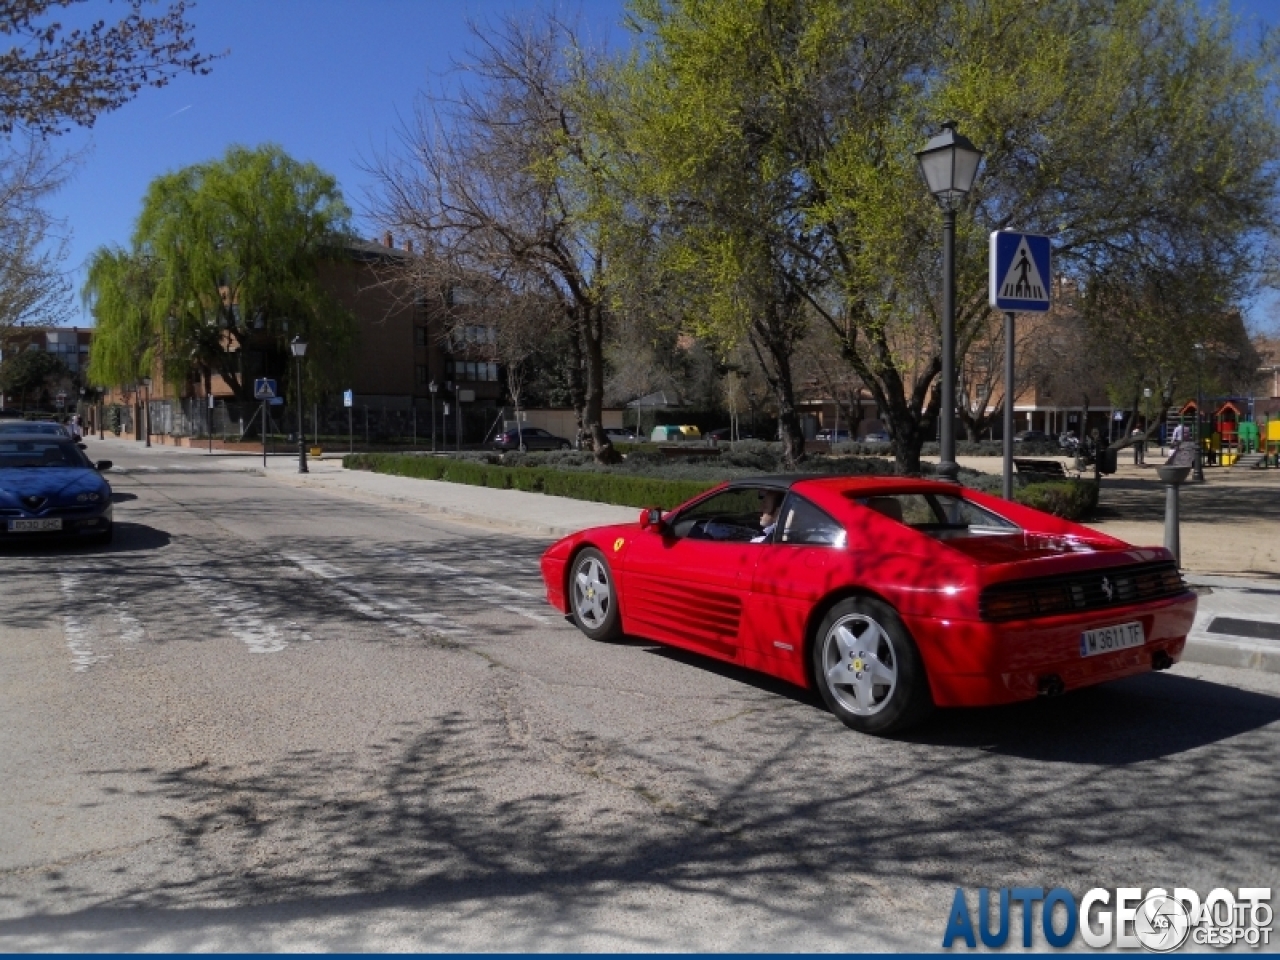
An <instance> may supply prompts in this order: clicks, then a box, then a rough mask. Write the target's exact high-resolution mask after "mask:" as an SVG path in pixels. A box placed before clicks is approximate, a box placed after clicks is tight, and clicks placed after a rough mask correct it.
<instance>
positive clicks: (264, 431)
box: [262, 399, 267, 470]
mask: <svg viewBox="0 0 1280 960" xmlns="http://www.w3.org/2000/svg"><path fill="white" fill-rule="evenodd" d="M262 469H263V470H265V469H267V401H266V400H265V399H264V400H263V401H262Z"/></svg>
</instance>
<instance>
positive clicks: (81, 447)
mask: <svg viewBox="0 0 1280 960" xmlns="http://www.w3.org/2000/svg"><path fill="white" fill-rule="evenodd" d="M76 446H77V447H79V448H80V449H81V450H88V449H89V448H88V447H86V446H85V445H84V444H83V443H77V444H76Z"/></svg>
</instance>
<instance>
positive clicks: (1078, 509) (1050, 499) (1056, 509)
mask: <svg viewBox="0 0 1280 960" xmlns="http://www.w3.org/2000/svg"><path fill="white" fill-rule="evenodd" d="M1013 498H1014V500H1016V501H1017V502H1018V503H1021V504H1023V505H1024V506H1028V507H1034V508H1035V509H1036V510H1043V511H1044V512H1045V513H1052V514H1053V515H1054V516H1055V517H1062V518H1063V519H1064V520H1082V519H1084V518H1085V517H1087V516H1089V514H1091V513H1093V511H1094V510H1095V509H1097V506H1098V485H1097V484H1096V483H1094V482H1093V481H1092V480H1075V479H1071V480H1053V481H1050V482H1047V483H1029V484H1027V485H1026V486H1025V487H1021V488H1019V489H1017V490H1015V491H1014V492H1013Z"/></svg>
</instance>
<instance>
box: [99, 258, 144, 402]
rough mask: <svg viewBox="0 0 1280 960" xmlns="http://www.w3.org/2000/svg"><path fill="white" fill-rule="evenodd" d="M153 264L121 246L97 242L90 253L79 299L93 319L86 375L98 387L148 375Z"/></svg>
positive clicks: (130, 381) (131, 381) (128, 381)
mask: <svg viewBox="0 0 1280 960" xmlns="http://www.w3.org/2000/svg"><path fill="white" fill-rule="evenodd" d="M153 267H154V265H153V264H152V263H151V261H150V260H148V259H147V258H146V257H142V256H138V255H135V254H133V253H130V252H129V251H128V250H125V249H123V248H121V247H99V248H98V249H97V250H95V251H94V252H93V254H92V255H91V256H90V258H89V270H88V277H87V279H86V281H85V285H84V290H83V291H82V295H81V296H82V299H83V301H84V305H85V307H86V308H88V310H89V311H90V313H92V314H93V316H94V318H95V319H96V320H97V326H96V328H95V330H94V337H93V343H92V344H91V346H90V347H89V369H88V373H87V377H88V380H89V382H90V383H92V384H93V385H94V386H97V387H111V386H114V385H118V384H133V383H137V382H138V380H139V379H140V378H142V377H145V376H150V375H151V371H152V369H153V368H154V363H155V358H156V352H155V344H154V341H153V338H152V336H151V321H150V316H151V301H152V298H153V297H154V296H155V275H154V272H153Z"/></svg>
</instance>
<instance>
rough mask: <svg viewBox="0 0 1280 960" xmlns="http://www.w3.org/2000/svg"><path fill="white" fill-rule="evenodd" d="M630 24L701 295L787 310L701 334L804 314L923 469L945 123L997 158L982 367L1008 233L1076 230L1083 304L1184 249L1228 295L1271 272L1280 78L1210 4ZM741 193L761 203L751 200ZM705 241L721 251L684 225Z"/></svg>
mask: <svg viewBox="0 0 1280 960" xmlns="http://www.w3.org/2000/svg"><path fill="white" fill-rule="evenodd" d="M633 11H634V14H635V21H636V23H637V24H638V26H639V27H640V28H641V30H642V31H643V32H644V36H645V37H646V40H647V44H648V46H647V48H646V51H645V55H644V56H643V57H641V58H640V59H639V61H638V66H637V67H635V69H634V73H635V74H636V75H637V76H638V78H639V79H637V80H636V81H635V82H634V83H633V85H632V87H633V89H634V90H636V91H638V96H637V98H636V99H637V102H639V103H640V105H641V109H640V110H638V111H637V113H638V115H639V116H640V118H641V120H642V121H643V123H644V124H645V126H644V128H643V136H642V137H639V138H637V139H636V140H635V143H636V147H635V149H634V150H633V153H634V155H635V156H636V157H637V158H638V159H637V162H638V163H640V164H642V165H646V166H648V167H651V168H652V171H650V172H648V173H647V177H648V181H647V182H648V183H650V184H657V188H656V189H651V188H648V187H647V186H646V189H645V190H642V191H641V197H644V196H645V195H646V194H648V195H656V196H660V197H663V198H671V199H670V201H669V204H670V206H671V208H672V210H673V211H674V214H673V216H672V217H671V218H670V219H669V221H668V222H671V223H673V224H674V226H673V227H672V229H673V231H674V232H675V233H676V234H677V240H678V243H677V247H676V248H677V249H683V250H684V251H685V252H684V253H682V254H681V256H682V258H683V264H684V266H686V267H688V268H689V269H690V270H691V271H692V272H694V273H697V274H700V275H701V278H702V279H701V281H700V285H701V286H702V287H703V288H704V289H711V290H719V291H721V293H720V294H718V296H720V297H721V298H722V299H723V298H724V292H727V291H732V290H735V289H739V290H740V289H742V288H743V287H744V285H748V286H752V287H754V288H755V289H756V290H767V289H769V288H772V290H773V294H772V295H768V296H763V297H757V298H742V299H741V307H740V309H739V310H738V311H736V313H737V314H746V316H745V317H744V316H742V315H735V311H734V310H732V309H724V310H719V311H716V310H712V311H706V312H705V313H704V314H703V316H702V318H701V319H700V322H701V323H702V324H703V325H704V326H705V327H707V328H709V329H707V330H706V331H705V332H706V333H708V334H715V335H719V336H722V337H724V338H725V339H731V338H732V331H733V330H734V329H735V328H736V329H738V330H742V329H744V328H746V326H747V324H748V321H753V315H754V314H755V313H758V312H759V311H760V309H761V305H763V304H769V303H771V304H774V305H775V309H776V305H777V304H779V303H785V299H784V297H783V296H782V295H784V294H785V293H787V292H788V291H794V292H799V293H800V294H802V295H803V298H804V299H805V300H806V301H807V304H808V307H809V308H810V309H811V310H812V311H813V314H814V315H815V316H817V317H818V318H820V320H821V321H822V322H824V323H826V324H827V325H828V327H829V328H830V330H831V332H832V333H833V334H834V335H835V337H836V338H837V342H838V343H839V345H840V346H839V349H840V352H841V354H842V356H843V357H844V359H845V362H847V363H848V364H849V366H850V367H851V369H852V370H853V372H854V373H855V374H856V375H857V376H858V377H859V379H861V381H862V382H863V383H865V384H866V385H867V387H868V389H869V390H870V391H871V392H872V394H873V396H874V397H875V399H876V402H877V404H878V405H879V407H880V408H881V410H882V411H884V413H885V417H886V420H887V421H888V424H889V427H890V432H891V433H892V435H893V437H894V441H895V453H896V456H897V458H898V461H899V464H900V466H901V467H902V468H903V469H905V470H907V471H912V472H914V471H916V470H918V469H919V449H920V446H921V444H922V443H923V442H924V441H925V440H926V439H930V438H931V437H932V433H933V428H934V425H935V424H936V420H937V417H938V416H939V414H940V413H942V411H939V410H938V397H937V391H936V389H935V387H936V385H937V381H938V378H939V375H940V374H941V372H942V371H941V358H940V356H939V353H940V351H939V349H938V345H939V340H940V336H939V329H940V315H939V314H940V311H939V301H940V295H939V294H940V291H939V289H938V288H939V283H938V277H939V276H940V272H941V271H940V265H939V250H940V229H939V218H938V212H937V209H936V206H935V204H934V202H933V200H932V198H931V197H929V196H928V194H927V192H926V190H925V188H924V186H923V184H922V182H921V180H920V177H919V174H918V172H917V166H916V161H915V157H914V151H915V150H916V149H918V148H919V146H920V145H921V144H922V143H923V142H924V140H925V139H926V137H927V135H928V134H929V133H930V132H932V131H933V130H934V129H936V127H937V123H938V121H939V120H940V119H941V118H944V117H955V118H957V119H958V120H959V121H960V126H961V128H962V130H963V131H964V132H965V133H966V134H967V135H968V136H970V137H971V138H972V139H973V140H974V142H975V143H977V144H979V145H980V146H981V147H983V148H984V149H985V150H986V152H987V160H986V173H985V174H984V176H983V177H982V178H980V180H979V182H978V186H977V188H976V189H975V191H974V192H973V193H972V194H971V195H970V197H969V198H968V203H967V206H966V208H965V209H964V210H962V211H961V213H960V217H959V223H958V234H957V264H956V266H957V290H958V297H957V302H958V308H959V309H958V316H957V319H956V324H957V345H958V351H957V352H958V355H959V357H961V358H962V357H963V356H964V353H965V351H966V350H967V349H968V347H969V346H970V345H971V344H972V343H974V342H975V341H977V340H979V339H983V338H986V337H987V336H988V331H989V330H990V320H991V317H990V309H989V307H988V306H987V303H986V299H987V297H986V269H985V268H986V234H987V233H988V232H989V231H990V230H991V229H997V228H1005V227H1016V228H1018V229H1024V230H1031V231H1037V232H1045V233H1050V234H1052V235H1054V240H1055V251H1056V254H1057V257H1058V263H1059V265H1060V267H1061V268H1063V269H1065V270H1067V271H1068V272H1071V273H1074V274H1075V275H1076V276H1077V277H1078V279H1079V281H1080V283H1081V285H1082V286H1083V285H1085V284H1086V283H1087V282H1088V279H1089V278H1090V277H1091V276H1093V275H1095V274H1097V273H1099V272H1102V271H1106V270H1112V269H1115V268H1116V267H1117V266H1118V265H1123V266H1124V268H1125V269H1132V268H1133V266H1134V265H1138V264H1147V265H1149V266H1150V267H1151V268H1154V267H1155V266H1168V265H1171V264H1173V263H1175V262H1176V260H1177V258H1178V257H1179V256H1180V255H1181V254H1180V252H1181V251H1184V250H1185V249H1186V248H1187V247H1188V246H1196V247H1198V248H1199V247H1205V246H1206V245H1208V246H1209V247H1211V248H1212V250H1211V251H1210V252H1211V253H1212V256H1211V257H1204V258H1201V259H1202V261H1203V262H1208V261H1212V262H1214V263H1216V264H1217V265H1218V268H1220V269H1222V270H1223V271H1224V275H1230V274H1232V273H1233V272H1236V271H1238V270H1243V271H1246V272H1247V271H1249V270H1256V265H1255V264H1251V263H1250V262H1249V251H1250V250H1251V249H1256V248H1257V246H1258V244H1259V240H1260V239H1262V238H1264V237H1265V235H1266V234H1268V233H1269V232H1270V231H1271V230H1272V223H1273V222H1274V217H1273V216H1272V214H1273V212H1274V206H1275V198H1276V182H1275V177H1274V172H1275V167H1276V163H1277V156H1278V151H1277V135H1276V123H1275V114H1274V110H1273V106H1274V102H1273V100H1274V97H1273V90H1274V87H1272V86H1271V83H1272V81H1273V79H1274V76H1273V72H1272V71H1273V68H1272V66H1271V64H1272V62H1273V61H1272V60H1271V59H1270V58H1269V56H1268V54H1269V51H1268V49H1266V48H1265V47H1262V48H1256V49H1252V50H1250V49H1244V48H1240V47H1238V46H1237V45H1236V43H1235V41H1234V40H1233V38H1232V35H1231V19H1230V17H1228V16H1226V15H1225V11H1219V12H1218V13H1217V14H1216V15H1210V14H1206V13H1203V12H1202V11H1201V10H1200V8H1199V7H1198V6H1197V5H1196V4H1194V3H1192V2H1189V0H1070V2H1067V0H1054V2H1046V3H1041V4H1034V5H1029V4H1027V3H1025V2H1022V0H989V2H984V3H972V4H970V3H949V2H941V0H938V2H930V0H875V2H871V0H848V2H846V0H745V2H734V3H728V2H711V0H671V2H658V0H636V2H635V3H634V4H633ZM629 106H630V104H627V105H625V106H624V107H623V109H624V110H625V109H627V107H629ZM747 161H749V162H747ZM744 177H745V179H746V182H748V183H750V184H751V186H752V189H751V191H750V198H751V199H750V201H749V202H746V203H744V202H742V200H741V198H740V196H739V195H735V194H734V193H733V190H732V185H733V184H734V183H735V182H738V181H741V180H743V179H744ZM664 178H665V183H664ZM708 197H711V198H716V199H722V198H729V202H721V203H708V202H707V201H706V198H708ZM734 201H737V202H734ZM637 202H640V201H637ZM682 204H683V205H684V206H683V207H682ZM735 208H740V209H742V210H743V211H744V212H746V213H747V214H749V215H748V216H746V217H739V218H734V217H733V216H732V214H733V212H734V210H735ZM699 223H704V224H710V225H711V228H712V229H711V231H710V232H709V233H706V232H704V236H710V237H711V238H712V240H711V242H710V243H705V242H701V241H700V240H699V239H698V237H697V235H696V233H691V231H690V230H689V229H688V228H686V227H685V226H684V224H691V225H693V228H694V230H696V229H698V224H699ZM690 236H693V237H694V239H695V241H698V242H695V243H692V244H691V243H689V241H688V238H689V237H690ZM742 250H754V251H755V252H754V255H753V256H751V257H741V256H738V255H737V254H736V253H734V251H742ZM770 275H773V276H774V277H775V278H778V279H775V280H774V281H773V282H769V281H768V277H769V276H770ZM753 299H754V302H753ZM725 302H728V301H727V300H726V301H725ZM945 414H946V415H948V416H950V415H952V414H953V411H945Z"/></svg>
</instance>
